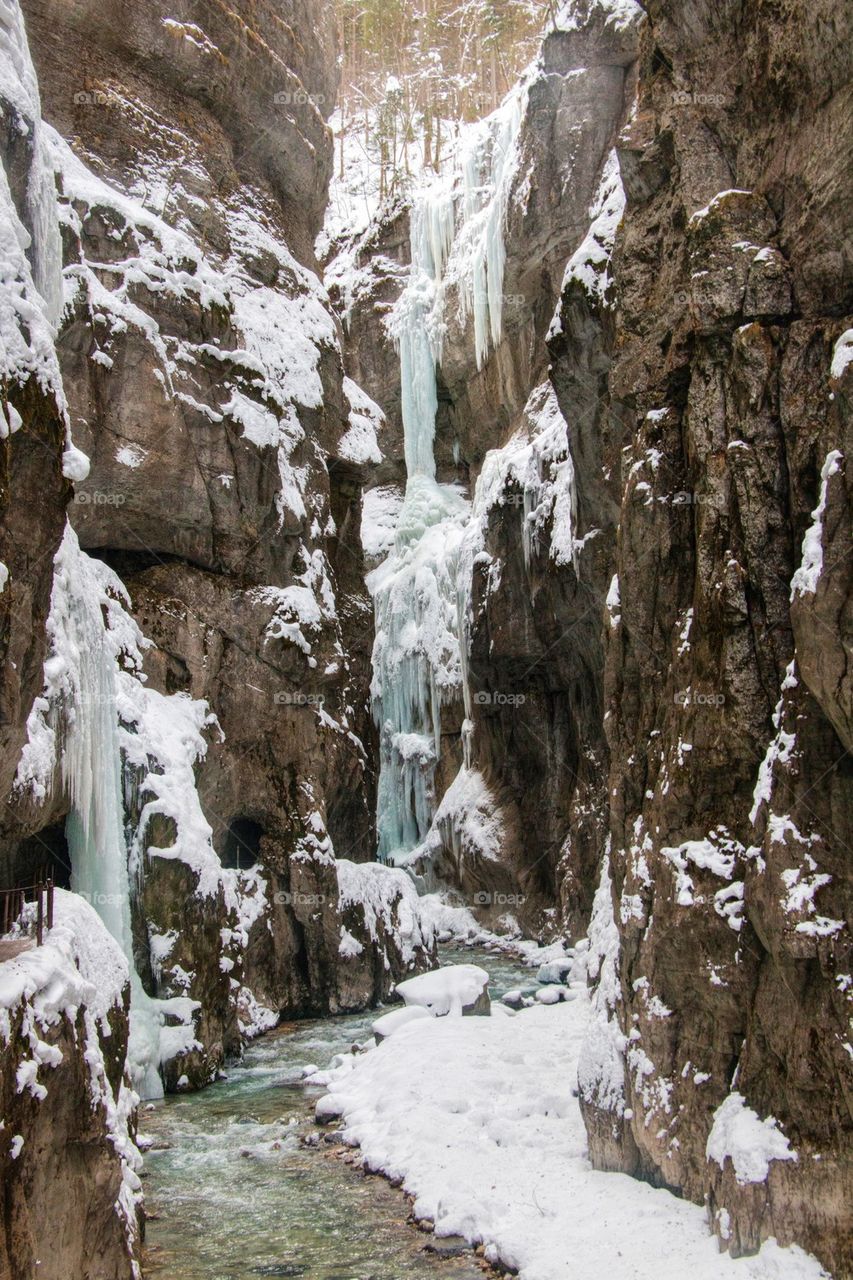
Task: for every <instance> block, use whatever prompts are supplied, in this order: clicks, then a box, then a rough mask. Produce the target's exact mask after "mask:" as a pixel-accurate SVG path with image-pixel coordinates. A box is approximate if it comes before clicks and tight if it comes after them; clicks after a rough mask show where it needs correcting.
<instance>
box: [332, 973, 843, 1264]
mask: <svg viewBox="0 0 853 1280" xmlns="http://www.w3.org/2000/svg"><path fill="white" fill-rule="evenodd" d="M587 1020H588V1003H587V1001H586V999H585V998H578V999H576V1000H575V1001H573V1002H572V1003H561V1004H557V1005H554V1006H550V1007H543V1006H541V1005H537V1006H535V1007H534V1008H531V1009H525V1010H522V1011H521V1012H520V1013H518V1014H516V1016H515V1017H513V1018H509V1017H507V1018H500V1019H498V1018H440V1019H431V1018H430V1019H426V1018H424V1019H421V1020H418V1021H416V1022H413V1023H412V1024H410V1025H409V1026H405V1027H401V1028H400V1029H399V1030H398V1031H396V1032H395V1034H394V1035H393V1036H392V1037H391V1038H390V1039H389V1040H387V1041H384V1042H383V1043H382V1044H381V1045H379V1046H378V1047H377V1048H375V1049H372V1050H370V1051H369V1052H368V1053H366V1054H362V1055H359V1056H356V1057H353V1056H352V1055H349V1057H350V1059H351V1060H350V1061H348V1062H346V1063H345V1064H343V1065H342V1066H341V1067H340V1068H339V1069H338V1070H336V1071H333V1072H332V1073H331V1079H330V1081H329V1083H328V1087H329V1093H328V1094H327V1095H326V1098H325V1099H324V1108H325V1112H326V1114H328V1115H329V1116H341V1117H343V1128H344V1138H345V1141H346V1142H348V1143H350V1144H352V1145H358V1146H360V1147H361V1151H362V1158H363V1161H364V1164H365V1166H366V1167H367V1168H368V1169H370V1170H373V1171H379V1172H382V1173H384V1174H386V1175H387V1176H388V1177H390V1178H392V1179H399V1180H400V1181H401V1183H402V1185H403V1188H404V1189H405V1191H406V1192H408V1193H409V1194H410V1195H411V1196H412V1197H413V1200H414V1212H415V1215H416V1216H417V1217H418V1218H422V1219H428V1220H430V1221H431V1222H433V1223H434V1224H435V1229H436V1234H437V1235H438V1236H439V1237H441V1236H448V1235H456V1234H459V1235H462V1236H463V1237H464V1238H465V1239H466V1240H467V1241H468V1242H469V1243H470V1244H472V1245H476V1244H480V1243H482V1244H483V1245H485V1253H486V1258H487V1259H488V1260H489V1261H491V1262H498V1261H500V1262H501V1263H503V1265H505V1266H507V1267H512V1268H513V1269H515V1270H517V1272H518V1274H519V1276H520V1280H577V1277H578V1276H584V1275H588V1276H599V1275H605V1276H608V1277H609V1280H683V1277H684V1276H688V1275H689V1276H690V1277H691V1280H724V1278H725V1277H730V1278H731V1280H738V1277H742V1280H771V1277H772V1280H795V1278H796V1280H818V1277H821V1276H822V1274H823V1273H822V1271H821V1268H820V1267H819V1265H818V1264H817V1262H815V1261H814V1260H813V1259H811V1258H810V1257H808V1256H807V1255H806V1254H804V1253H803V1252H802V1251H801V1250H800V1249H796V1248H792V1249H780V1248H779V1247H778V1246H777V1245H776V1243H775V1242H774V1241H768V1242H767V1243H765V1245H764V1246H763V1248H762V1250H761V1252H760V1253H759V1254H758V1255H757V1256H756V1257H751V1258H740V1259H738V1260H737V1261H732V1260H731V1259H730V1258H729V1257H728V1256H727V1255H721V1254H720V1253H718V1249H717V1242H716V1240H715V1239H714V1238H713V1237H712V1236H711V1235H710V1234H709V1232H708V1227H707V1223H706V1219H705V1212H704V1210H703V1209H702V1208H701V1207H699V1206H697V1205H693V1204H690V1203H688V1202H687V1201H685V1200H680V1199H677V1198H676V1197H674V1196H672V1195H670V1193H669V1192H667V1191H662V1190H656V1189H654V1188H652V1187H650V1186H647V1185H646V1184H645V1183H641V1182H638V1181H636V1180H635V1179H633V1178H629V1177H627V1176H626V1175H623V1174H615V1173H598V1172H594V1171H593V1170H592V1169H591V1168H590V1165H589V1161H588V1159H587V1156H586V1133H585V1130H584V1126H583V1121H582V1119H581V1115H580V1111H579V1108H578V1104H577V1100H576V1098H575V1097H574V1096H573V1086H574V1081H575V1075H576V1067H577V1056H578V1051H579V1048H580V1045H581V1043H582V1041H583V1039H584V1036H585V1033H586V1025H587Z"/></svg>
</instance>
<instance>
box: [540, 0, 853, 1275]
mask: <svg viewBox="0 0 853 1280" xmlns="http://www.w3.org/2000/svg"><path fill="white" fill-rule="evenodd" d="M647 12H648V20H647V22H646V23H645V24H644V27H643V34H642V42H641V48H640V60H639V97H638V103H637V109H636V111H635V113H634V115H633V118H632V120H631V121H630V123H629V125H628V126H627V128H626V129H625V130H624V131H623V133H622V135H621V137H620V140H619V144H618V154H619V161H620V167H621V171H622V176H623V182H624V186H625V191H626V197H627V205H626V210H625V216H624V220H623V222H622V225H621V228H620V232H619V236H618V240H617V246H616V252H615V258H614V263H613V273H614V281H615V286H614V287H615V291H616V297H617V300H618V302H617V315H616V322H615V339H614V341H613V342H611V343H609V344H608V350H609V352H610V355H611V359H612V366H611V369H610V374H609V379H608V383H607V393H606V411H607V413H608V414H609V415H610V416H611V417H612V418H613V420H614V421H617V422H620V423H621V424H623V428H627V430H624V433H623V434H622V435H621V438H620V437H619V436H617V441H616V442H617V444H619V445H625V446H626V448H625V452H624V454H623V458H622V461H621V466H620V459H619V457H618V455H617V454H616V452H615V450H614V451H613V452H611V453H610V454H609V456H607V457H606V461H607V465H608V466H609V467H610V468H613V469H618V470H617V474H620V475H621V486H622V487H621V509H620V512H619V532H618V540H617V550H616V556H615V559H614V571H615V574H616V577H615V580H614V587H613V590H612V592H611V595H610V601H611V606H612V607H611V610H610V613H609V617H608V624H607V625H606V626H605V628H604V631H605V635H606V650H607V652H606V664H605V677H604V689H605V707H606V721H605V722H606V728H607V737H608V744H609V749H610V756H611V765H610V780H609V788H610V802H611V808H610V838H611V856H610V866H611V870H612V875H613V908H614V912H615V919H616V925H617V929H618V933H619V959H618V976H619V994H618V999H617V1001H616V1016H617V1019H618V1025H619V1028H620V1030H621V1032H622V1034H623V1035H624V1036H625V1037H626V1038H627V1048H626V1050H625V1062H624V1076H625V1084H624V1098H623V1099H622V1100H621V1101H619V1102H617V1103H616V1104H615V1105H614V1103H613V1100H612V1096H610V1094H609V1091H608V1088H607V1086H606V1085H605V1086H604V1088H603V1089H602V1088H601V1086H600V1084H598V1083H596V1081H595V1079H594V1077H593V1078H591V1080H590V1083H589V1087H588V1090H587V1092H586V1093H585V1104H586V1107H587V1111H588V1119H589V1127H590V1138H591V1152H592V1156H593V1159H594V1161H596V1162H597V1163H598V1164H600V1165H601V1166H602V1167H613V1166H614V1165H615V1166H616V1167H621V1168H625V1169H628V1170H629V1171H631V1172H636V1173H637V1174H639V1175H640V1176H642V1177H645V1178H648V1179H650V1180H652V1181H655V1182H661V1183H664V1184H666V1185H669V1186H672V1187H675V1188H677V1189H680V1190H681V1191H683V1192H684V1193H685V1194H687V1195H688V1196H690V1197H691V1198H694V1199H697V1200H701V1199H702V1198H703V1197H706V1196H707V1197H708V1198H709V1204H710V1208H711V1212H712V1218H713V1222H714V1227H715V1229H716V1231H717V1234H718V1235H719V1237H720V1239H721V1241H722V1242H723V1245H724V1246H725V1247H728V1248H730V1249H731V1251H732V1252H735V1253H738V1252H744V1251H749V1250H750V1249H752V1248H754V1247H755V1246H756V1245H757V1243H758V1242H759V1241H760V1240H761V1239H763V1238H764V1237H766V1236H767V1235H775V1236H776V1237H777V1238H778V1239H780V1240H781V1241H783V1242H787V1241H790V1240H792V1239H796V1240H798V1241H799V1242H801V1243H803V1244H804V1245H805V1246H806V1247H807V1248H810V1249H812V1250H814V1251H815V1252H816V1253H817V1254H818V1256H819V1257H821V1258H822V1259H823V1260H824V1261H825V1262H826V1263H827V1264H828V1265H829V1266H831V1267H832V1268H834V1269H836V1272H837V1274H845V1273H846V1271H847V1270H848V1269H849V1267H850V1265H851V1258H850V1254H849V1251H848V1249H849V1240H850V1219H849V1208H848V1209H845V1208H844V1204H845V1201H846V1203H847V1205H848V1206H849V1203H850V1167H849V1161H848V1160H847V1158H846V1156H845V1150H846V1149H847V1148H848V1147H849V1141H850V1113H849V1108H848V1106H847V1105H846V1104H845V1101H844V1099H845V1098H847V1099H848V1100H849V1097H850V1088H851V1083H853V1079H851V1074H850V1060H849V1057H848V1055H847V1054H846V1053H845V1050H844V1039H845V1036H846V1019H847V1017H848V1016H849V999H850V993H849V990H848V987H849V983H848V982H847V980H846V978H845V977H844V975H845V974H847V973H848V972H849V960H850V952H849V948H850V934H849V927H850V924H849V910H850V882H849V856H848V850H849V843H850V806H849V803H846V802H845V800H844V798H843V797H844V795H845V792H846V791H847V790H848V789H849V767H848V761H847V759H846V757H847V755H848V753H849V749H850V740H849V726H848V724H847V722H846V711H845V708H846V707H847V706H848V705H849V697H850V689H849V677H848V675H847V664H846V662H845V660H844V659H842V656H841V655H842V653H844V652H849V645H850V612H849V611H850V590H851V576H850V563H849V555H848V554H847V553H848V549H849V532H850V523H849V522H850V509H851V508H850V492H849V479H847V471H846V465H847V464H846V463H845V459H846V458H847V457H849V449H850V413H849V410H850V401H849V394H850V391H849V381H845V375H844V374H843V371H842V364H843V360H842V359H841V358H840V357H839V352H840V351H843V349H844V341H843V340H842V343H841V345H840V346H839V338H840V336H841V334H842V333H843V332H844V331H845V330H846V329H847V328H848V326H849V323H850V320H849V314H850V305H851V293H850V287H851V274H850V273H851V263H850V255H849V245H847V244H846V243H845V240H844V235H845V231H844V225H845V210H846V209H849V185H848V178H847V176H846V175H847V174H848V172H849V151H848V152H847V153H845V147H847V148H849V139H848V141H847V142H846V143H842V144H841V145H838V144H837V143H836V142H830V138H833V139H835V138H840V137H841V135H842V133H843V129H842V126H841V121H842V120H843V119H845V118H849V115H847V116H846V114H845V113H849V109H850V91H849V75H848V73H849V66H847V65H846V62H847V58H848V51H849V39H848V36H849V33H845V30H844V29H843V27H844V24H843V20H842V19H841V16H840V15H839V14H838V13H837V11H836V10H835V9H834V7H832V6H818V7H817V8H815V7H814V6H805V5H796V6H793V7H792V8H791V9H789V10H788V11H787V12H786V14H785V16H784V18H783V17H780V15H779V14H778V13H777V12H776V11H771V9H769V8H766V7H764V6H756V7H754V8H752V9H750V11H749V13H745V12H744V13H741V12H740V11H737V12H736V11H735V9H734V8H727V7H724V8H723V9H722V10H721V9H719V8H715V7H712V6H708V5H704V4H691V5H689V6H680V5H679V6H676V5H670V4H649V5H648V6H647ZM794 103H796V104H797V107H796V110H793V109H792V104H794ZM567 303H568V305H569V307H570V308H571V306H572V300H571V299H565V298H564V301H563V305H564V308H565V307H566V305H567ZM845 316H846V317H847V318H846V319H845ZM575 332H576V333H577V332H578V330H577V329H576V330H575ZM834 353H835V355H834ZM555 355H557V357H558V360H557V369H558V371H559V368H560V365H561V364H563V365H565V359H564V358H563V357H562V356H561V354H560V353H559V352H555ZM558 376H559V375H558ZM849 376H850V375H849V371H848V373H847V375H846V378H847V379H849ZM580 447H583V446H582V445H581V446H580ZM599 1078H600V1080H601V1081H606V1080H607V1078H608V1077H607V1072H606V1071H602V1073H601V1074H600V1077H599ZM733 1099H734V1100H735V1101H734V1102H733V1101H732V1100H733ZM737 1099H740V1100H741V1101H740V1102H738V1101H737ZM623 1107H624V1110H623ZM738 1107H744V1108H746V1110H747V1111H751V1112H752V1113H753V1119H755V1117H761V1118H762V1119H764V1118H765V1117H767V1116H773V1117H775V1119H776V1121H777V1122H778V1125H779V1126H780V1129H781V1132H782V1133H783V1134H784V1135H785V1138H784V1139H783V1140H782V1141H781V1144H778V1145H776V1148H775V1149H776V1150H777V1151H780V1150H781V1151H782V1152H783V1154H782V1155H781V1156H780V1158H778V1159H776V1160H773V1161H772V1163H769V1165H768V1168H769V1176H768V1173H767V1168H765V1170H764V1176H762V1172H761V1171H760V1170H759V1171H758V1173H757V1174H754V1175H753V1176H750V1175H749V1173H748V1172H745V1170H744V1167H743V1161H742V1160H741V1161H740V1162H739V1160H738V1153H737V1144H736V1140H735V1139H734V1137H733V1136H732V1133H731V1130H730V1128H729V1125H728V1120H729V1119H730V1117H731V1115H732V1114H733V1111H735V1110H737V1109H738ZM602 1112H603V1113H604V1114H602ZM756 1123H757V1120H756ZM709 1135H710V1138H709ZM785 1140H787V1142H789V1143H790V1150H791V1152H796V1157H793V1156H792V1155H791V1154H790V1153H788V1152H787V1151H786V1150H785V1148H786V1145H787V1144H786V1141H785ZM706 1145H707V1150H708V1155H709V1156H710V1157H711V1158H710V1159H709V1158H708V1156H706ZM727 1151H728V1152H729V1153H730V1155H729V1158H728V1159H726V1158H725V1154H726V1152H727ZM753 1177H754V1180H753ZM845 1240H846V1242H847V1243H845Z"/></svg>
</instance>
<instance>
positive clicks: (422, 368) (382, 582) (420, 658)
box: [368, 93, 521, 862]
mask: <svg viewBox="0 0 853 1280" xmlns="http://www.w3.org/2000/svg"><path fill="white" fill-rule="evenodd" d="M520 119H521V95H520V93H516V94H514V95H512V96H511V97H510V98H509V99H507V101H506V102H505V103H504V104H503V106H502V107H501V108H500V109H499V111H497V112H496V113H495V114H494V116H492V117H490V118H489V120H487V121H484V122H483V123H482V124H481V125H478V126H476V127H475V128H474V130H473V138H472V139H471V140H470V141H469V142H468V143H467V144H466V145H465V147H464V148H463V150H462V152H461V157H460V164H459V166H458V167H457V169H456V170H455V171H454V173H453V174H451V175H450V177H449V179H448V180H445V181H443V182H438V183H436V184H434V185H433V186H431V187H430V188H428V189H427V190H425V191H424V192H422V193H421V195H420V197H419V198H418V199H417V200H416V202H415V204H414V206H413V209H412V214H411V263H412V265H411V271H410V276H409V282H408V284H407V286H406V289H405V290H404V292H403V294H402V296H401V298H400V301H399V302H398V304H397V307H396V308H395V312H394V315H393V318H392V322H391V332H392V335H393V337H394V340H395V342H396V344H397V347H398V350H399V355H400V377H401V391H402V415H403V431H404V444H405V458H406V471H407V477H408V478H407V484H406V494H405V499H404V502H403V505H402V508H401V512H400V517H399V520H398V525H397V530H396V534H395V543H394V548H393V550H392V552H391V553H390V555H389V556H388V558H387V559H386V560H385V562H384V563H383V564H382V565H380V566H379V568H378V569H376V570H375V571H374V572H373V573H372V574H371V575H370V576H369V578H368V585H369V587H370V590H371V594H372V595H373V600H374V612H375V619H376V640H375V642H374V649H373V683H372V686H371V700H372V707H373V715H374V718H375V720H376V723H377V725H378V727H379V734H380V775H379V789H378V800H377V827H378V833H379V848H378V856H379V857H380V859H382V860H383V861H387V862H402V861H405V859H406V856H407V855H408V854H409V853H411V851H412V850H413V849H415V848H416V847H417V845H418V844H419V843H420V842H421V841H422V840H423V839H424V837H425V836H426V833H427V831H428V830H429V826H430V822H431V820H432V815H433V812H434V810H435V795H434V776H435V770H436V766H437V764H438V761H439V758H440V753H441V707H442V703H443V702H445V701H450V700H452V699H456V698H458V697H459V691H460V687H463V685H464V683H465V682H464V680H463V663H464V655H463V654H462V653H461V652H460V644H459V603H458V589H457V577H458V567H459V558H460V553H461V551H462V547H463V542H464V536H465V526H466V523H467V520H468V516H469V511H470V506H469V503H468V501H467V500H466V498H465V497H464V496H463V495H462V493H461V492H460V490H459V488H458V487H457V486H454V485H443V484H438V483H437V482H436V479H435V474H436V467H435V455H434V448H433V445H434V436H435V418H436V411H437V407H438V396H437V388H436V365H437V364H438V363H440V361H441V353H442V343H443V340H444V331H445V289H446V287H447V285H448V284H449V283H450V282H451V281H452V282H454V283H456V284H457V285H458V289H459V298H460V306H461V308H462V311H463V315H464V313H465V311H466V309H473V313H474V320H475V345H476V353H477V364H478V367H479V366H480V365H481V364H482V362H483V360H484V359H485V357H486V354H487V352H488V345H489V342H490V341H491V342H493V343H497V342H498V341H499V340H500V335H501V324H502V298H503V295H502V289H503V272H504V260H505V255H504V242H503V228H504V221H505V217H506V207H507V200H508V195H509V189H510V184H511V181H512V176H513V173H514V171H515V169H514V160H513V156H514V153H515V139H516V136H517V133H518V126H519V122H520Z"/></svg>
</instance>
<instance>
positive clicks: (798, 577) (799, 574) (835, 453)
mask: <svg viewBox="0 0 853 1280" xmlns="http://www.w3.org/2000/svg"><path fill="white" fill-rule="evenodd" d="M843 461H844V454H843V453H842V452H841V450H840V449H832V450H831V451H830V452H829V453H828V454H827V455H826V460H825V462H824V464H823V467H822V468H821V472H820V497H819V498H818V504H817V506H816V507H815V509H814V511H813V512H812V522H811V524H810V525H809V527H808V529H807V530H806V532H805V536H804V537H803V558H802V561H801V563H800V567H799V569H797V571H796V573H795V574H794V576H793V578H792V579H791V600H793V599H794V598H795V597H796V596H806V595H810V596H813V595H814V593H815V592H816V591H817V584H818V582H819V581H820V575H821V573H822V572H823V517H824V515H825V514H826V502H827V497H828V494H829V481H830V479H831V477H832V476H835V475H838V473H839V471H840V470H841V464H842V462H843Z"/></svg>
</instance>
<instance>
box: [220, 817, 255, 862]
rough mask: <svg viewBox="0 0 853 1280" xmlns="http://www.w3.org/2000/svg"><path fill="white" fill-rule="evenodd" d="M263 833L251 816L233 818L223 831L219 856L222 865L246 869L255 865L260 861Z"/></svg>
mask: <svg viewBox="0 0 853 1280" xmlns="http://www.w3.org/2000/svg"><path fill="white" fill-rule="evenodd" d="M263 834H264V829H263V827H262V826H260V824H259V823H257V822H254V821H253V820H252V819H251V818H234V819H233V820H232V821H231V822H230V823H229V824H228V830H227V831H226V833H225V843H224V845H223V847H222V856H221V862H222V865H223V867H230V868H231V869H233V870H235V871H248V870H249V868H250V867H254V866H256V865H257V863H258V862H259V861H260V856H261V838H262V837H263Z"/></svg>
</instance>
